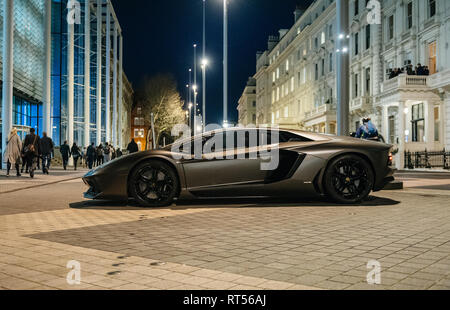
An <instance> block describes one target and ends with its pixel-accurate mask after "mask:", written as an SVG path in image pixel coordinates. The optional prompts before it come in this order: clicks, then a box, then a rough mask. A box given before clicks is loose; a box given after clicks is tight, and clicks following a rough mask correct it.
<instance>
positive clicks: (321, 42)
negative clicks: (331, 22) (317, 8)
mask: <svg viewBox="0 0 450 310" xmlns="http://www.w3.org/2000/svg"><path fill="white" fill-rule="evenodd" d="M320 44H325V31H322V35H321V37H320Z"/></svg>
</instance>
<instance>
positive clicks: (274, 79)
mask: <svg viewBox="0 0 450 310" xmlns="http://www.w3.org/2000/svg"><path fill="white" fill-rule="evenodd" d="M275 81H276V75H275V71H274V72H272V82H273V83H275Z"/></svg>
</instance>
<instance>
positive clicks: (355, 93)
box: [353, 74, 359, 98]
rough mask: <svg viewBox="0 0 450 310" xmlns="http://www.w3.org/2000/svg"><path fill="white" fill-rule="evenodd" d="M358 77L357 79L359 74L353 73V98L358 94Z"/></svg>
mask: <svg viewBox="0 0 450 310" xmlns="http://www.w3.org/2000/svg"><path fill="white" fill-rule="evenodd" d="M358 79H359V75H358V74H355V75H354V81H353V98H357V97H358V96H359V89H358V86H359V81H358Z"/></svg>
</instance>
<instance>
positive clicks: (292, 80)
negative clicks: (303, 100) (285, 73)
mask: <svg viewBox="0 0 450 310" xmlns="http://www.w3.org/2000/svg"><path fill="white" fill-rule="evenodd" d="M294 89H295V78H294V77H291V92H293V91H294Z"/></svg>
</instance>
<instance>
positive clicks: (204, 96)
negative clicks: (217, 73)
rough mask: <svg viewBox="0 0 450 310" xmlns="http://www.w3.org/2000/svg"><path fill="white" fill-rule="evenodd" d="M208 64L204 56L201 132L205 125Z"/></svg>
mask: <svg viewBox="0 0 450 310" xmlns="http://www.w3.org/2000/svg"><path fill="white" fill-rule="evenodd" d="M207 65H208V60H207V59H206V58H203V59H202V82H203V86H202V92H203V106H202V111H203V132H205V127H206V66H207Z"/></svg>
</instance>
